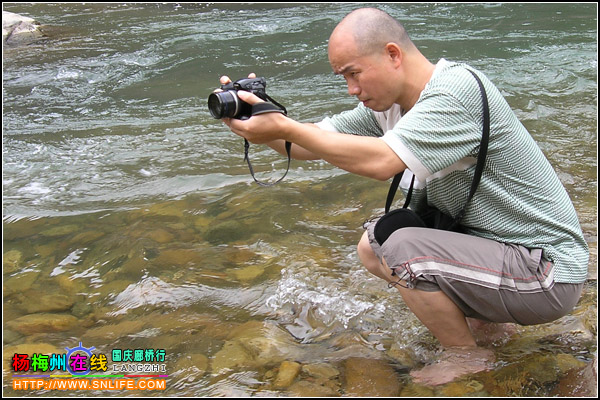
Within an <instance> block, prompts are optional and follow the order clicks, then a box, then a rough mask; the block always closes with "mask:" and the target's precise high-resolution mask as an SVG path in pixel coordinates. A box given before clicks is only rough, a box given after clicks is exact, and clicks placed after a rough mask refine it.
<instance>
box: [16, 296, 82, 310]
mask: <svg viewBox="0 0 600 400" xmlns="http://www.w3.org/2000/svg"><path fill="white" fill-rule="evenodd" d="M73 304H75V299H74V298H73V297H70V296H65V295H63V294H44V295H41V296H40V297H38V298H37V299H36V301H33V302H32V301H29V299H28V300H27V302H23V303H21V307H22V308H24V309H25V311H27V313H28V314H34V313H48V312H61V311H68V310H70V309H71V307H73Z"/></svg>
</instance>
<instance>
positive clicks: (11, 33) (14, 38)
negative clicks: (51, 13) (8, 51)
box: [2, 11, 45, 45]
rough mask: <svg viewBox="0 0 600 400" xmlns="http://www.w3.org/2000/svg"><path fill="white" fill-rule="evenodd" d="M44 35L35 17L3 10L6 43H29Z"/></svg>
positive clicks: (3, 38)
mask: <svg viewBox="0 0 600 400" xmlns="http://www.w3.org/2000/svg"><path fill="white" fill-rule="evenodd" d="M44 36H45V35H44V33H43V32H42V30H41V25H40V23H39V22H37V21H36V20H35V19H33V18H29V17H25V16H23V15H19V14H15V13H12V12H8V11H2V41H3V42H4V43H5V44H8V45H20V44H28V43H31V42H34V41H36V40H38V39H41V38H42V37H44Z"/></svg>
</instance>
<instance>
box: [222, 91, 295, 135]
mask: <svg viewBox="0 0 600 400" xmlns="http://www.w3.org/2000/svg"><path fill="white" fill-rule="evenodd" d="M237 95H238V97H239V98H240V100H242V101H244V102H246V103H248V104H250V105H254V104H256V103H262V102H264V100H262V99H260V98H259V97H258V96H256V95H254V94H252V93H250V92H246V91H243V90H240V91H238V92H237ZM288 121H289V120H288V118H287V117H286V116H284V115H283V114H280V113H277V112H271V113H265V114H260V115H255V116H253V117H251V118H250V119H247V120H239V119H235V118H223V122H224V123H225V124H226V125H227V126H228V127H229V129H231V131H232V132H233V133H235V134H236V135H239V136H241V137H243V138H245V139H248V141H249V142H251V143H256V144H258V143H269V142H271V141H273V140H276V139H283V138H284V137H283V133H284V131H283V126H284V125H285V123H286V122H288Z"/></svg>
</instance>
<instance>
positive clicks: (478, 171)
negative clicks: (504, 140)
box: [385, 69, 490, 225]
mask: <svg viewBox="0 0 600 400" xmlns="http://www.w3.org/2000/svg"><path fill="white" fill-rule="evenodd" d="M467 71H469V72H470V73H471V74H472V75H473V77H474V78H475V80H476V81H477V84H478V85H479V91H480V92H481V101H482V103H483V130H482V134H481V143H480V144H479V154H478V155H477V166H476V167H475V174H474V175H473V182H472V183H471V190H470V192H469V197H468V198H467V202H466V203H465V205H464V206H463V208H462V210H460V212H459V213H458V214H457V215H456V217H454V225H458V224H459V223H460V221H461V220H462V219H463V217H464V216H465V213H466V210H467V205H468V204H469V202H470V201H471V199H472V198H473V196H474V195H475V191H476V190H477V187H478V186H479V181H480V180H481V175H482V173H483V167H484V166H485V159H486V157H487V150H488V144H489V141H490V109H489V106H488V99H487V94H486V92H485V89H484V88H483V83H481V80H480V79H479V77H478V76H477V75H476V74H475V73H474V72H473V71H471V70H470V69H467ZM402 174H404V171H402V172H400V173H398V174H397V175H396V176H394V179H393V180H392V184H391V185H390V190H389V191H388V195H387V200H386V203H385V212H386V214H387V213H388V212H389V211H390V207H391V206H392V202H393V201H394V195H395V194H396V191H397V190H398V185H399V184H400V179H401V178H402ZM414 183H415V176H414V174H413V177H412V181H411V183H410V188H409V189H408V193H407V194H406V200H405V201H404V206H403V208H407V207H408V204H409V203H410V198H411V196H412V191H413V186H414Z"/></svg>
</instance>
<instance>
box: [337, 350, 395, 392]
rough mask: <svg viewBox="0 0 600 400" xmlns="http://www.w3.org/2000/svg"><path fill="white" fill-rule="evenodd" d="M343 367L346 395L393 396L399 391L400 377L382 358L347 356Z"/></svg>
mask: <svg viewBox="0 0 600 400" xmlns="http://www.w3.org/2000/svg"><path fill="white" fill-rule="evenodd" d="M344 367H345V381H346V386H345V392H346V394H347V395H350V396H355V397H395V396H398V394H399V393H400V377H399V376H398V374H397V373H396V371H394V369H393V368H392V367H391V366H390V365H389V363H388V362H386V361H384V360H376V359H369V358H349V359H347V360H346V361H345V362H344Z"/></svg>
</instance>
